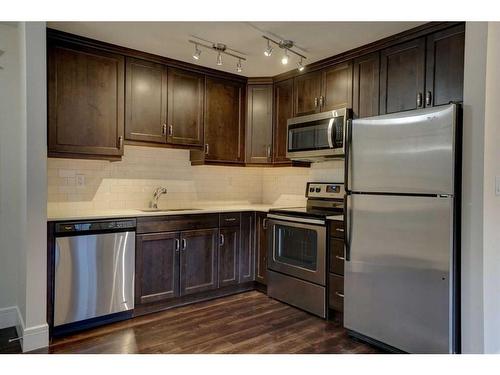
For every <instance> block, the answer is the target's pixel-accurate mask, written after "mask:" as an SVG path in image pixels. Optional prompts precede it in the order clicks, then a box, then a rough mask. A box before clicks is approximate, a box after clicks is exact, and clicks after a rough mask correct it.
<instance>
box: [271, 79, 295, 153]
mask: <svg viewBox="0 0 500 375" xmlns="http://www.w3.org/2000/svg"><path fill="white" fill-rule="evenodd" d="M292 117H293V79H288V80H286V81H283V82H278V83H276V84H275V86H274V131H273V162H274V163H289V162H290V159H288V158H287V157H286V148H287V138H288V130H287V120H288V119H289V118H292Z"/></svg>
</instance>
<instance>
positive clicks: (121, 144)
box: [118, 135, 123, 150]
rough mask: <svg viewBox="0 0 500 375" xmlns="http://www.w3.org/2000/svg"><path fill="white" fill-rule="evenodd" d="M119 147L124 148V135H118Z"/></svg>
mask: <svg viewBox="0 0 500 375" xmlns="http://www.w3.org/2000/svg"><path fill="white" fill-rule="evenodd" d="M118 148H119V149H120V150H121V149H122V148H123V137H122V136H121V135H120V136H119V137H118Z"/></svg>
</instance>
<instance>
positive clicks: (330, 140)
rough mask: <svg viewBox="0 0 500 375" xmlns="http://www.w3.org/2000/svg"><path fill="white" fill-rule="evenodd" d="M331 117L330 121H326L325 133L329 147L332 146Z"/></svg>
mask: <svg viewBox="0 0 500 375" xmlns="http://www.w3.org/2000/svg"><path fill="white" fill-rule="evenodd" d="M332 137H333V118H331V119H330V121H329V122H328V134H327V138H328V146H330V148H333V139H332Z"/></svg>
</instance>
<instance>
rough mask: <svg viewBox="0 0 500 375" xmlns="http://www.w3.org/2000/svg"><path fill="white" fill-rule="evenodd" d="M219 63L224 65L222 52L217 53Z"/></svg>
mask: <svg viewBox="0 0 500 375" xmlns="http://www.w3.org/2000/svg"><path fill="white" fill-rule="evenodd" d="M217 65H219V66H220V65H222V54H221V53H220V52H219V54H218V55H217Z"/></svg>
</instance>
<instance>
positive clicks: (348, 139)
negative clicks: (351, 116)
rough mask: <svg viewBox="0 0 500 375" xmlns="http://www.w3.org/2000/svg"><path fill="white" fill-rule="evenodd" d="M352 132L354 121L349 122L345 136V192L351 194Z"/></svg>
mask: <svg viewBox="0 0 500 375" xmlns="http://www.w3.org/2000/svg"><path fill="white" fill-rule="evenodd" d="M351 131H352V120H347V126H346V128H345V133H346V134H344V149H345V156H344V190H345V192H346V193H349V192H350V190H349V153H350V152H351V147H350V146H351ZM344 207H345V206H344Z"/></svg>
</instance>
